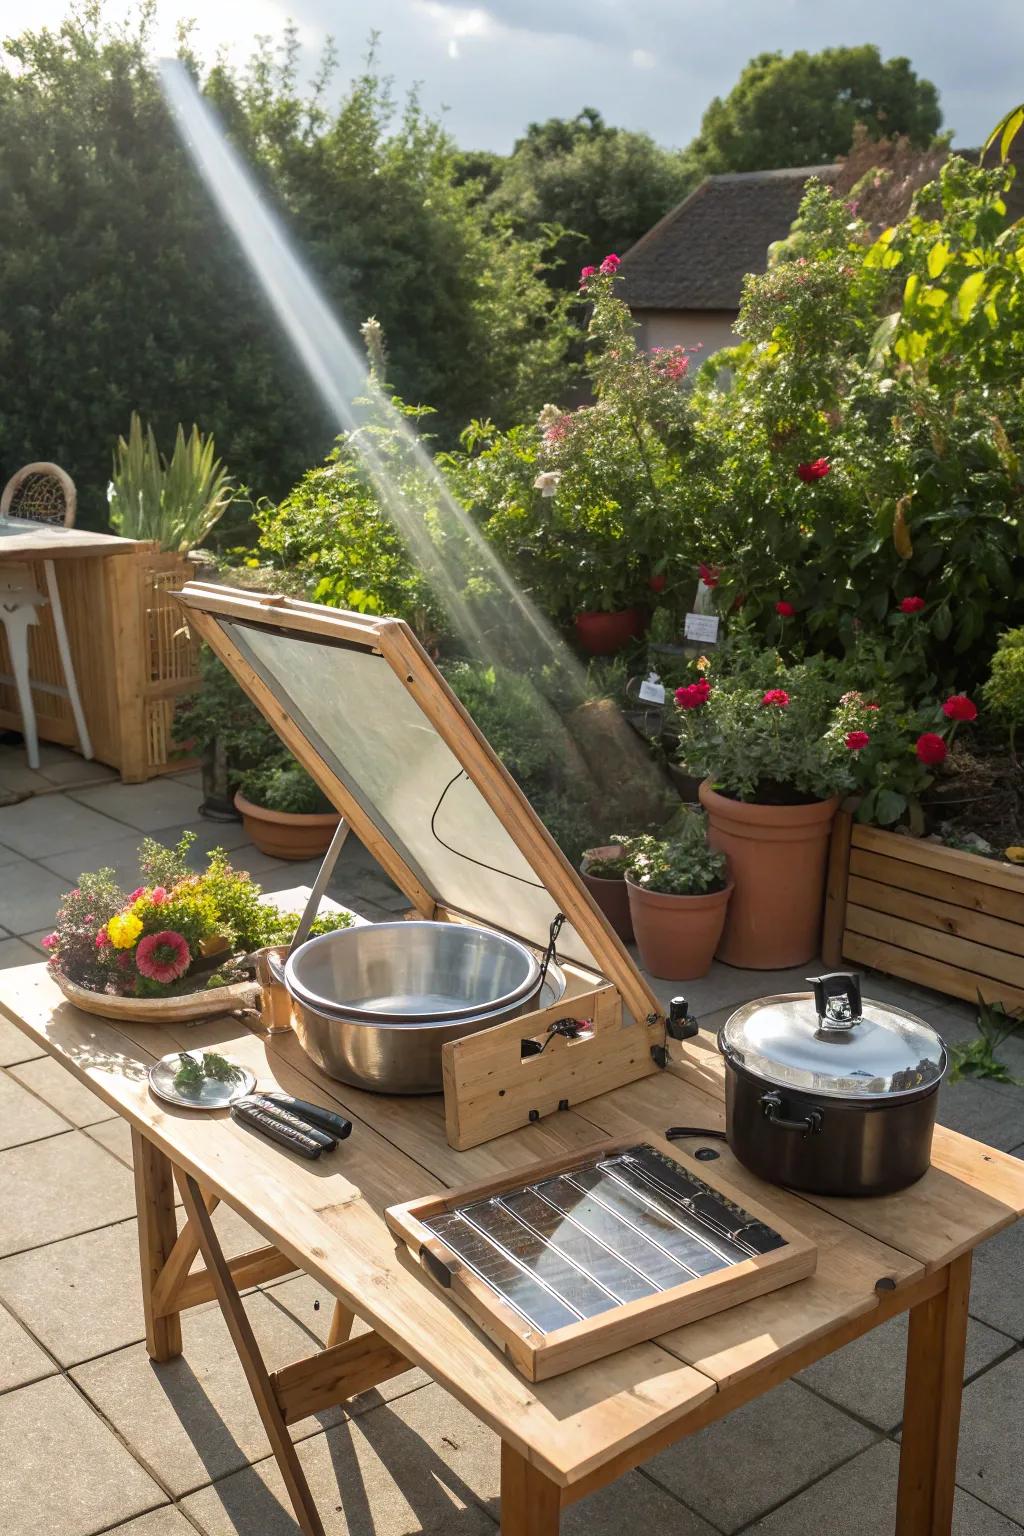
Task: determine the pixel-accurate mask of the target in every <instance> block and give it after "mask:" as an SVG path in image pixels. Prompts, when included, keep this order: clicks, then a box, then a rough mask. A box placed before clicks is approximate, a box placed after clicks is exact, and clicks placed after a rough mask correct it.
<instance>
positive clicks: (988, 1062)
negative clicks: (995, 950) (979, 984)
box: [949, 993, 1021, 1083]
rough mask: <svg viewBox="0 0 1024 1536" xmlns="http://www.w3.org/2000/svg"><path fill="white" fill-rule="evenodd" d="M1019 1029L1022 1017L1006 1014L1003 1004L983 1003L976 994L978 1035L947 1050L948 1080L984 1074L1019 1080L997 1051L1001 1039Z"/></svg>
mask: <svg viewBox="0 0 1024 1536" xmlns="http://www.w3.org/2000/svg"><path fill="white" fill-rule="evenodd" d="M1020 1028H1021V1020H1020V1019H1019V1018H1018V1017H1016V1016H1015V1015H1014V1014H1012V1013H1008V1012H1007V1011H1006V1009H1005V1008H1004V1007H1003V1005H1002V1003H986V1002H985V1000H984V998H983V997H982V996H981V994H980V993H979V994H978V1033H977V1036H976V1037H975V1038H974V1039H973V1040H964V1041H959V1042H957V1044H955V1045H954V1046H953V1048H952V1050H951V1051H950V1053H949V1059H950V1072H949V1081H950V1082H951V1083H956V1082H959V1081H960V1080H961V1078H964V1077H987V1078H992V1079H993V1080H994V1081H995V1082H997V1083H1016V1082H1018V1081H1019V1079H1018V1078H1016V1077H1014V1076H1013V1075H1012V1073H1011V1072H1010V1069H1009V1067H1007V1065H1006V1063H1005V1062H1003V1061H1000V1060H999V1058H998V1056H997V1055H996V1052H997V1051H998V1049H999V1047H1000V1046H1001V1045H1002V1043H1003V1041H1004V1040H1008V1039H1009V1038H1010V1036H1011V1035H1017V1034H1019V1033H1020Z"/></svg>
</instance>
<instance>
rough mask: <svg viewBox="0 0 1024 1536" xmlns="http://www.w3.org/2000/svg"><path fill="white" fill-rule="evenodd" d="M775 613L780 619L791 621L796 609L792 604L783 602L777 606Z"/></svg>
mask: <svg viewBox="0 0 1024 1536" xmlns="http://www.w3.org/2000/svg"><path fill="white" fill-rule="evenodd" d="M775 612H776V613H777V614H778V616H779V618H780V619H791V618H792V617H793V615H794V614H795V613H796V609H795V608H794V607H793V604H792V603H787V602H785V601H783V602H781V603H776V604H775Z"/></svg>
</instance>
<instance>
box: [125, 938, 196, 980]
mask: <svg viewBox="0 0 1024 1536" xmlns="http://www.w3.org/2000/svg"><path fill="white" fill-rule="evenodd" d="M135 964H136V965H137V966H138V969H139V974H140V976H148V977H149V979H150V981H159V982H162V983H164V984H165V985H166V984H167V983H168V982H171V981H177V979H178V977H179V976H184V974H185V972H186V971H187V970H188V968H189V966H190V965H191V964H192V956H191V954H190V953H189V947H188V945H187V944H186V942H185V940H184V938H183V937H182V935H181V934H180V933H174V932H172V930H171V929H169V928H166V929H164V931H163V932H162V933H148V934H147V935H146V937H145V938H144V939H140V940H139V944H138V948H137V949H136V951H135Z"/></svg>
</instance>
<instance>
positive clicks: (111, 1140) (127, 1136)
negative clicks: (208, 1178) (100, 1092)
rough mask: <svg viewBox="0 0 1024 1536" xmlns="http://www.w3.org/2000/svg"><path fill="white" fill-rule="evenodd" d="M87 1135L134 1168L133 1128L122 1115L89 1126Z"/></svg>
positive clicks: (125, 1164) (86, 1131)
mask: <svg viewBox="0 0 1024 1536" xmlns="http://www.w3.org/2000/svg"><path fill="white" fill-rule="evenodd" d="M85 1133H86V1135H87V1136H91V1137H92V1139H93V1141H98V1142H99V1144H100V1146H101V1147H106V1149H107V1151H108V1152H109V1153H110V1154H111V1156H113V1157H116V1158H117V1160H118V1162H119V1163H123V1164H124V1166H125V1167H126V1168H131V1167H132V1166H133V1162H132V1128H131V1126H130V1125H129V1124H128V1121H127V1120H125V1119H123V1118H122V1116H121V1115H115V1116H114V1118H113V1120H101V1121H99V1123H98V1124H97V1125H87V1126H86V1127H85ZM175 1191H177V1186H175ZM175 1203H177V1201H176V1202H175Z"/></svg>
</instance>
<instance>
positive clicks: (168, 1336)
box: [132, 1127, 181, 1360]
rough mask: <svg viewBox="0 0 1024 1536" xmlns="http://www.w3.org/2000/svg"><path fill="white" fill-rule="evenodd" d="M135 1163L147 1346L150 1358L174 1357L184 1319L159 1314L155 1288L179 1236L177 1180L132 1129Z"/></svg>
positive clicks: (157, 1152)
mask: <svg viewBox="0 0 1024 1536" xmlns="http://www.w3.org/2000/svg"><path fill="white" fill-rule="evenodd" d="M132 1160H133V1162H134V1165H135V1205H136V1208H137V1210H138V1216H139V1260H140V1263H141V1266H142V1305H143V1310H144V1312H145V1316H146V1349H147V1351H148V1352H149V1358H150V1359H151V1360H173V1358H174V1357H175V1355H180V1354H181V1320H180V1316H179V1314H178V1313H177V1312H173V1313H169V1314H168V1315H167V1316H166V1317H157V1316H156V1315H155V1310H154V1307H153V1287H154V1286H155V1284H156V1282H157V1280H158V1279H159V1276H160V1271H161V1270H162V1269H163V1267H164V1265H165V1263H166V1262H167V1259H168V1258H169V1256H170V1253H171V1249H172V1248H173V1247H174V1244H175V1242H176V1241H177V1237H178V1228H177V1223H176V1222H175V1220H174V1180H173V1178H172V1177H171V1165H170V1163H169V1162H168V1160H167V1158H166V1157H165V1156H164V1154H163V1153H162V1152H161V1151H160V1150H159V1149H158V1148H157V1147H155V1146H154V1145H153V1143H152V1142H151V1141H147V1139H146V1138H145V1136H142V1135H140V1133H139V1132H138V1131H137V1130H135V1128H134V1127H133V1128H132Z"/></svg>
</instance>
